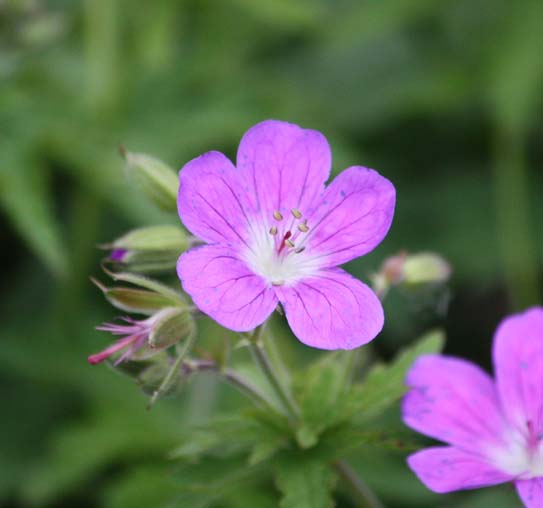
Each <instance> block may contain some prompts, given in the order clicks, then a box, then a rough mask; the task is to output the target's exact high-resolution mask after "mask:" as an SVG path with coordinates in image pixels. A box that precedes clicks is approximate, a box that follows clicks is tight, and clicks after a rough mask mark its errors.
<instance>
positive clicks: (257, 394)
mask: <svg viewBox="0 0 543 508" xmlns="http://www.w3.org/2000/svg"><path fill="white" fill-rule="evenodd" d="M182 369H183V370H184V371H185V373H192V372H206V371H207V372H214V373H216V374H217V375H219V376H220V377H221V379H222V380H223V381H224V382H226V383H228V384H229V385H231V386H233V387H234V388H236V389H237V390H238V391H239V392H241V394H242V395H245V396H247V397H249V398H250V399H251V400H252V401H253V402H255V403H256V404H257V405H260V406H263V407H265V408H267V409H270V410H271V411H277V410H276V409H275V408H274V407H273V403H272V402H271V401H270V400H269V399H268V397H267V396H266V395H265V394H264V393H262V392H261V391H260V390H259V389H258V388H257V387H256V386H255V385H254V384H252V383H251V382H250V381H248V380H247V379H245V378H244V377H243V376H241V375H240V374H238V373H237V372H236V371H235V370H233V369H222V368H221V367H220V366H219V365H218V364H217V363H216V362H214V361H213V360H196V361H186V362H185V363H183V366H182Z"/></svg>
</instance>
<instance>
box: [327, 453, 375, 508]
mask: <svg viewBox="0 0 543 508" xmlns="http://www.w3.org/2000/svg"><path fill="white" fill-rule="evenodd" d="M334 469H335V470H336V472H337V473H338V474H339V476H340V477H341V478H342V479H343V481H344V482H345V483H346V484H347V485H348V486H349V488H350V490H351V491H352V492H353V494H354V500H355V502H356V504H357V506H358V507H359V508H384V505H383V503H381V501H379V499H378V498H377V496H376V495H375V494H374V493H373V492H372V491H371V490H370V488H369V487H368V486H367V485H366V484H365V483H364V482H363V481H362V479H361V478H360V477H359V476H358V475H357V474H356V472H355V471H354V470H353V468H352V467H351V466H350V465H349V464H348V463H347V462H345V461H344V460H336V461H335V462H334Z"/></svg>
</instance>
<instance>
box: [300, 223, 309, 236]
mask: <svg viewBox="0 0 543 508" xmlns="http://www.w3.org/2000/svg"><path fill="white" fill-rule="evenodd" d="M298 229H299V230H300V231H301V232H302V233H307V232H308V231H309V226H308V225H307V224H306V223H305V222H302V223H301V224H298Z"/></svg>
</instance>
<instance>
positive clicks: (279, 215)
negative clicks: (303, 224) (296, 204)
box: [273, 210, 283, 220]
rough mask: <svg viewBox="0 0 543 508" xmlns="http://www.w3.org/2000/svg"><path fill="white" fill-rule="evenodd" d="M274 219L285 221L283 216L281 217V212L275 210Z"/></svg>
mask: <svg viewBox="0 0 543 508" xmlns="http://www.w3.org/2000/svg"><path fill="white" fill-rule="evenodd" d="M273 218H274V219H275V220H283V216H282V215H281V212H280V211H279V210H274V212H273Z"/></svg>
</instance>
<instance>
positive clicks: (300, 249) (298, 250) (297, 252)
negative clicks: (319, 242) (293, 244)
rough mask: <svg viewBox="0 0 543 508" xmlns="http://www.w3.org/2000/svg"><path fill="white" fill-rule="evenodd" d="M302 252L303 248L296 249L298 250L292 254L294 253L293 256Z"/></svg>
mask: <svg viewBox="0 0 543 508" xmlns="http://www.w3.org/2000/svg"><path fill="white" fill-rule="evenodd" d="M304 250H305V247H298V248H297V249H296V250H295V251H294V253H295V254H300V252H303V251H304Z"/></svg>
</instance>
